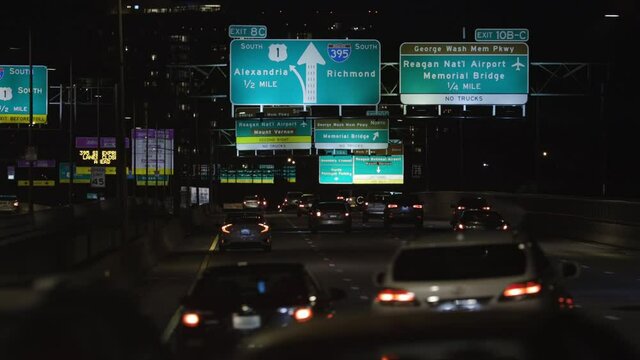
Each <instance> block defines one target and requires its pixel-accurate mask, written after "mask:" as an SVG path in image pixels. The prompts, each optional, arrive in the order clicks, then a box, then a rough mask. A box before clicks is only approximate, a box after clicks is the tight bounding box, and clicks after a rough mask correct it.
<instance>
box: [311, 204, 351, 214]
mask: <svg viewBox="0 0 640 360" xmlns="http://www.w3.org/2000/svg"><path fill="white" fill-rule="evenodd" d="M318 210H320V211H337V212H344V211H346V210H347V208H346V206H345V205H344V204H343V203H320V204H318Z"/></svg>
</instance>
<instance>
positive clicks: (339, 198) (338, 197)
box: [336, 196, 344, 200]
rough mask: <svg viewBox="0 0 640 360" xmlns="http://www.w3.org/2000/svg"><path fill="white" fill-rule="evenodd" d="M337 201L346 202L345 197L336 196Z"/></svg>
mask: <svg viewBox="0 0 640 360" xmlns="http://www.w3.org/2000/svg"><path fill="white" fill-rule="evenodd" d="M336 200H344V196H336Z"/></svg>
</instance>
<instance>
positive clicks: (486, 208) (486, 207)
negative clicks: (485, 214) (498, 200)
mask: <svg viewBox="0 0 640 360" xmlns="http://www.w3.org/2000/svg"><path fill="white" fill-rule="evenodd" d="M482 210H491V206H483V207H482Z"/></svg>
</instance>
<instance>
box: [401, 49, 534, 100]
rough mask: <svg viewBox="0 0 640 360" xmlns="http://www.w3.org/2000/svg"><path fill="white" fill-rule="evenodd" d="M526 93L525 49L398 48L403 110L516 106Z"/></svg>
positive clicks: (527, 59)
mask: <svg viewBox="0 0 640 360" xmlns="http://www.w3.org/2000/svg"><path fill="white" fill-rule="evenodd" d="M528 93H529V47H528V46H527V44H525V43H505V42H494V43H478V42H461V43H440V42H434V43H404V44H402V45H401V46H400V101H401V102H402V103H403V104H408V105H440V104H452V105H522V104H525V103H526V102H527V96H528Z"/></svg>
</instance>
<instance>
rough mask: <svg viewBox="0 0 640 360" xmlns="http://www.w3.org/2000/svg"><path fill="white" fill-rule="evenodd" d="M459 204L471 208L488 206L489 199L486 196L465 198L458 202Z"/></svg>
mask: <svg viewBox="0 0 640 360" xmlns="http://www.w3.org/2000/svg"><path fill="white" fill-rule="evenodd" d="M458 205H459V206H465V207H470V208H481V207H483V206H487V205H488V203H487V200H486V199H484V198H463V199H460V201H459V202H458Z"/></svg>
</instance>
